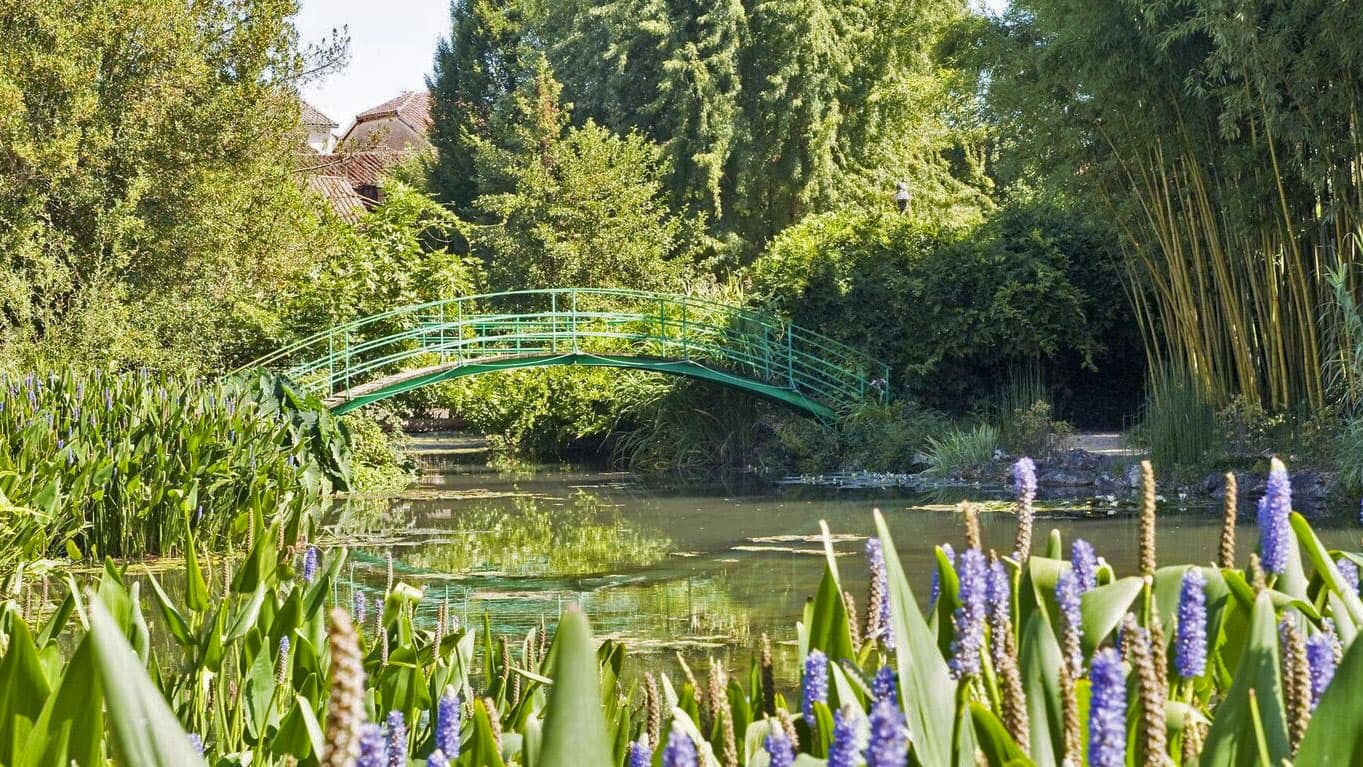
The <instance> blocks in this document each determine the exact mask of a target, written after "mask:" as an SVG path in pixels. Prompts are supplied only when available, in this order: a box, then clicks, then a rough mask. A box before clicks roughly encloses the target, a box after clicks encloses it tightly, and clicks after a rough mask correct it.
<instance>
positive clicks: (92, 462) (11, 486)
mask: <svg viewBox="0 0 1363 767" xmlns="http://www.w3.org/2000/svg"><path fill="white" fill-rule="evenodd" d="M314 407H315V405H314V403H308V402H305V401H303V400H302V399H301V398H300V397H299V396H298V395H297V394H295V393H294V392H293V391H291V390H290V389H289V388H287V387H285V386H283V385H282V384H280V383H277V382H274V381H270V380H268V379H261V380H259V381H255V380H244V381H231V382H225V383H217V384H204V383H199V382H195V381H190V380H184V379H178V378H173V377H168V376H150V375H148V374H146V373H142V374H128V375H119V376H114V375H104V374H100V373H94V374H78V373H73V372H67V373H65V374H64V375H61V376H55V375H54V376H35V375H29V376H25V377H24V378H9V377H0V497H3V498H5V499H8V503H9V504H13V505H14V506H16V507H19V508H17V509H15V510H14V511H13V512H12V513H11V514H10V515H9V516H8V519H9V522H10V524H9V525H7V527H9V528H10V529H11V530H23V531H25V534H23V535H17V536H16V537H15V539H13V540H9V541H7V543H8V544H9V545H8V546H7V547H6V549H5V550H4V551H0V562H5V561H9V560H12V558H13V557H14V556H19V557H21V558H39V557H44V556H47V555H49V554H51V555H57V554H59V553H66V552H71V553H73V554H76V555H89V556H94V557H96V558H98V557H99V556H103V555H110V556H134V555H140V554H155V553H171V552H174V551H176V550H179V548H180V547H181V546H182V545H183V542H184V540H185V535H186V534H187V533H188V532H190V531H192V532H193V534H194V536H195V538H196V539H197V540H198V541H199V542H200V543H203V544H205V545H208V546H212V547H221V546H225V545H227V544H228V543H229V542H230V541H232V540H235V539H236V535H239V534H240V533H241V532H242V531H243V530H244V529H245V528H244V524H245V520H246V517H247V516H248V515H249V514H250V513H251V512H252V511H253V510H257V511H261V510H263V511H268V512H269V513H272V514H273V513H283V512H284V511H285V510H292V512H293V513H296V514H302V515H304V516H307V515H313V514H318V513H319V512H320V510H321V508H322V507H323V503H324V500H325V496H326V494H327V493H328V492H329V491H330V490H331V489H333V488H335V489H340V490H345V489H348V488H349V486H350V483H351V481H352V480H351V460H350V452H349V444H348V438H347V435H346V433H345V430H344V428H343V427H342V426H341V425H340V423H339V422H337V421H336V420H335V419H333V418H332V417H331V416H330V415H329V414H328V413H326V412H325V411H321V410H318V409H314ZM0 505H3V503H0ZM234 533H235V534H236V535H234Z"/></svg>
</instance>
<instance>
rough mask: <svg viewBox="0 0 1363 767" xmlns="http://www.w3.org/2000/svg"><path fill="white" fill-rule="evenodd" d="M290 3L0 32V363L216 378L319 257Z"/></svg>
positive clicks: (75, 16) (49, 21) (116, 16)
mask: <svg viewBox="0 0 1363 767" xmlns="http://www.w3.org/2000/svg"><path fill="white" fill-rule="evenodd" d="M296 9H297V8H296V3H295V2H294V1H293V0H249V1H248V2H227V1H226V0H222V1H217V0H214V1H212V2H196V3H184V2H177V1H176V0H155V1H154V2H146V1H145V0H97V1H96V2H86V1H85V0H53V1H49V0H19V2H17V3H8V4H7V5H6V8H5V10H4V11H3V19H2V20H0V252H3V253H4V254H5V263H6V265H7V266H6V268H5V270H4V272H3V273H2V274H0V355H3V356H4V357H9V358H11V359H13V358H16V357H17V358H19V360H20V365H21V366H24V367H28V366H31V365H33V364H35V363H44V362H50V363H60V362H67V361H80V362H86V363H91V364H107V363H111V362H112V363H128V362H132V363H136V364H148V365H151V366H153V367H170V368H187V367H188V368H196V369H200V370H203V369H211V368H212V367H214V366H215V365H216V364H219V363H220V361H222V360H224V359H227V358H231V357H233V356H235V355H237V354H239V353H240V352H241V351H242V349H241V339H242V338H243V337H244V338H248V339H249V338H252V337H253V335H254V334H253V332H252V331H253V329H254V328H255V327H256V326H257V324H258V323H259V320H260V317H259V315H260V314H261V311H262V308H265V307H269V306H271V305H273V304H276V303H277V302H279V301H280V300H281V299H282V298H283V297H284V296H285V295H286V291H287V288H288V287H289V286H290V285H291V284H292V283H293V281H294V280H296V279H297V278H299V277H300V276H302V275H303V273H304V272H306V270H307V269H308V268H309V266H310V265H311V264H312V262H313V261H314V258H315V257H314V251H313V248H312V242H313V241H314V240H315V239H316V238H317V236H318V227H319V226H320V220H319V218H318V216H317V214H316V213H315V207H314V206H313V204H312V203H311V202H310V201H309V200H308V199H307V197H306V195H305V194H304V192H303V189H302V187H301V186H300V185H299V184H298V183H297V181H296V179H295V178H294V176H293V170H294V166H295V162H296V160H295V158H296V155H297V149H298V146H299V142H300V140H301V139H300V136H299V129H298V119H299V118H298V115H299V108H298V102H297V100H296V98H295V97H294V95H293V90H292V88H293V82H294V81H295V79H296V78H297V77H298V76H299V75H300V73H301V71H302V69H303V67H304V63H303V57H302V55H301V54H300V51H299V46H298V44H297V39H296V33H295V31H294V28H293V26H292V23H291V16H292V15H293V13H294V12H295V11H296Z"/></svg>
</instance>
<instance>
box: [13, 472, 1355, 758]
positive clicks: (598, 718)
mask: <svg viewBox="0 0 1363 767" xmlns="http://www.w3.org/2000/svg"><path fill="white" fill-rule="evenodd" d="M1030 464H1031V462H1030V461H1028V460H1026V459H1022V460H1020V461H1019V462H1018V464H1017V466H1016V467H1015V475H1016V479H1017V482H1016V485H1017V491H1018V499H1017V504H1016V507H1015V513H1016V516H1017V538H1016V547H1015V549H1014V550H1013V551H1011V552H1009V553H1005V554H1002V555H1000V554H998V553H997V552H994V551H990V552H988V553H986V552H985V551H983V549H982V548H981V543H980V535H979V527H978V518H977V511H976V510H975V508H974V507H973V506H971V505H970V504H968V503H967V504H963V507H962V512H963V513H962V517H961V518H962V520H963V521H964V525H965V534H964V540H963V541H962V542H960V544H959V550H954V549H953V547H952V546H951V545H949V544H945V543H944V544H943V545H941V546H939V547H937V549H936V560H937V566H936V569H935V571H934V573H933V582H932V588H931V591H930V593H929V594H928V595H926V598H924V595H916V594H915V592H914V589H913V588H912V587H911V585H910V583H909V580H908V579H907V578H906V576H905V573H904V570H903V568H902V565H901V564H900V559H899V554H898V551H899V550H898V549H897V548H896V545H895V542H894V541H893V540H892V539H891V537H890V534H889V531H888V528H887V527H886V525H885V521H884V519H883V518H882V517H881V515H880V513H879V512H876V513H875V533H874V534H873V535H872V536H870V537H869V538H868V539H867V545H866V551H867V560H866V562H867V566H868V567H869V568H870V573H871V579H870V582H871V587H870V594H869V596H868V598H867V599H866V601H865V603H864V607H865V620H864V621H863V620H862V619H860V618H859V617H858V612H857V604H856V603H857V600H856V599H855V598H853V597H852V595H850V594H848V593H845V592H844V591H843V589H842V587H841V585H840V582H841V581H840V574H839V564H840V563H839V562H838V558H837V557H835V556H834V555H833V549H832V536H831V534H827V527H826V526H825V531H826V536H825V538H826V546H827V549H828V563H827V566H826V568H825V571H824V575H823V578H822V581H821V582H820V583H819V584H818V590H817V593H816V595H815V597H814V598H813V599H811V600H810V601H809V602H808V603H807V605H806V607H805V610H804V614H803V615H802V616H801V618H800V620H799V622H798V623H797V624H796V626H795V630H794V632H793V635H792V636H793V639H794V640H795V642H796V644H797V646H798V648H799V655H800V658H801V668H802V674H801V680H800V684H799V686H798V688H792V689H781V687H780V686H779V685H777V684H776V683H775V682H774V679H775V674H774V673H773V669H772V665H771V646H770V643H769V641H768V640H767V638H766V637H765V636H764V637H763V638H762V642H761V644H760V646H759V648H757V649H758V651H757V652H755V653H754V658H753V662H752V665H751V666H750V668H749V669H748V671H747V672H746V673H738V672H737V671H735V673H734V675H733V676H730V671H729V669H727V668H725V667H724V665H723V664H718V663H712V664H711V666H710V668H709V669H708V672H707V673H706V675H705V676H703V677H700V676H697V675H696V673H695V672H693V671H692V670H691V669H690V668H689V667H687V666H686V665H685V664H683V666H682V674H681V675H680V677H679V678H674V676H673V675H671V674H667V673H647V674H644V675H642V676H640V675H634V676H633V677H628V676H627V675H626V674H625V673H624V669H625V663H626V662H627V658H626V648H625V647H624V646H623V645H621V644H620V643H618V642H614V641H606V642H605V643H602V644H600V645H599V646H597V645H596V643H595V642H594V641H593V640H592V638H591V634H590V630H589V628H588V625H587V621H586V619H585V617H584V616H583V615H582V614H581V613H580V612H578V611H577V610H576V609H570V610H568V611H567V612H566V613H565V614H564V615H562V616H560V618H559V621H558V625H557V630H556V632H555V636H554V638H553V639H552V641H549V640H548V637H547V634H546V632H545V630H544V629H543V628H537V629H533V630H531V631H530V632H529V634H527V635H526V636H525V637H523V638H512V637H505V636H503V637H493V636H492V635H491V633H490V631H489V630H488V628H487V626H486V624H485V625H484V626H483V628H482V629H481V630H478V629H477V628H475V627H474V626H471V625H462V624H461V623H460V622H459V621H458V620H457V619H455V618H453V617H452V615H451V613H450V611H449V610H448V609H447V608H446V606H445V605H439V604H437V605H423V599H424V596H423V593H422V591H421V590H420V589H417V588H415V587H413V586H411V585H408V584H406V583H403V582H402V581H401V580H399V579H397V578H395V577H394V574H393V569H392V565H391V562H392V560H391V558H390V559H389V560H388V562H389V564H388V575H387V579H386V582H385V585H384V586H383V588H382V590H381V591H376V590H374V589H373V588H368V589H366V588H360V587H359V586H358V585H357V583H356V581H355V580H353V577H351V576H350V575H348V574H347V573H348V572H351V573H353V567H354V565H353V564H352V565H350V567H351V568H352V569H351V570H350V571H347V552H346V550H345V549H344V548H340V547H332V546H326V545H325V544H326V538H325V531H321V532H322V533H323V537H322V539H321V540H320V542H321V543H322V544H323V546H324V548H322V549H319V548H318V546H317V545H314V544H313V543H310V538H309V537H308V534H309V532H310V531H311V532H314V533H316V532H318V531H317V530H316V529H315V528H314V527H313V526H312V525H310V524H308V523H307V522H306V521H304V520H300V519H299V518H298V517H297V516H296V514H294V513H289V512H284V513H281V514H279V515H278V516H277V517H276V518H274V519H272V520H269V521H267V520H266V519H265V517H264V516H263V515H262V514H261V513H260V512H259V510H256V511H253V512H252V513H251V515H250V524H249V528H248V530H249V536H248V541H249V543H248V547H247V550H246V553H245V555H244V556H240V557H221V558H219V557H213V556H211V555H209V554H206V553H202V552H201V547H200V546H199V545H198V544H196V543H195V541H194V540H193V539H192V537H191V538H187V539H186V540H185V541H184V551H185V552H186V557H185V559H184V566H183V567H182V568H177V569H176V575H174V576H173V580H167V579H169V578H172V576H170V575H169V574H168V573H166V572H164V571H163V572H160V573H155V572H152V571H151V570H148V569H143V568H138V569H136V570H133V569H129V568H123V567H119V566H117V565H116V564H114V563H113V562H112V561H110V562H106V564H105V566H104V568H103V569H102V570H101V571H97V572H94V573H90V574H74V573H73V574H68V575H66V576H65V577H63V578H61V579H60V580H59V581H58V582H55V583H48V581H47V579H46V578H45V577H44V578H43V579H42V580H41V581H39V580H38V579H36V578H33V577H28V578H25V577H24V576H23V574H22V573H20V574H18V575H12V576H11V577H10V578H9V579H8V581H7V583H6V596H7V601H6V602H5V603H4V605H3V613H2V614H0V638H2V639H3V647H4V648H5V649H4V654H3V658H0V682H2V684H0V732H3V733H5V737H4V738H3V739H0V763H3V764H6V765H46V764H62V765H66V764H71V763H75V764H81V765H85V764H91V765H93V764H104V763H106V760H108V759H112V760H113V761H114V762H115V763H119V764H138V765H157V764H160V765H171V764H175V765H186V764H199V763H204V761H205V760H206V761H207V762H208V763H211V764H220V765H232V764H238V765H239V764H248V763H249V764H257V765H274V764H278V765H283V764H302V765H309V764H323V765H351V764H359V765H380V764H386V765H402V766H403V767H406V766H407V765H411V764H413V763H416V764H426V765H437V766H438V765H450V764H456V765H462V766H463V767H505V766H508V765H524V766H526V767H536V766H537V765H546V766H552V765H625V766H626V767H642V766H644V765H662V766H663V767H696V766H697V765H705V766H706V767H721V766H722V767H737V766H738V765H751V766H752V767H769V766H779V765H786V766H789V765H793V764H797V765H809V766H813V765H829V766H830V767H839V766H841V767H849V766H851V767H854V766H855V765H862V764H865V765H868V767H884V766H885V765H900V766H902V765H906V764H915V765H961V767H965V766H966V765H976V764H985V763H987V764H990V765H1060V764H1071V765H1081V764H1087V765H1090V766H1091V767H1121V766H1122V765H1127V764H1143V765H1171V764H1172V765H1194V764H1196V765H1259V764H1275V765H1276V764H1285V763H1292V764H1296V765H1337V764H1346V763H1354V761H1356V759H1357V756H1358V755H1359V754H1360V753H1363V751H1361V750H1360V749H1363V703H1360V701H1359V700H1358V698H1357V695H1356V693H1355V692H1354V691H1355V690H1356V687H1357V685H1358V684H1359V683H1363V649H1360V648H1363V643H1359V642H1356V641H1354V639H1355V637H1356V636H1357V634H1358V629H1359V627H1360V626H1363V601H1361V600H1360V598H1359V591H1358V566H1359V564H1360V563H1361V562H1363V554H1359V553H1356V552H1337V551H1329V550H1327V549H1326V548H1325V547H1324V546H1323V545H1322V544H1321V542H1320V541H1319V539H1318V538H1317V537H1316V535H1315V533H1314V532H1313V531H1312V529H1311V526H1310V524H1309V523H1308V522H1307V521H1306V520H1305V518H1303V517H1301V516H1300V515H1298V514H1296V513H1294V512H1292V511H1291V481H1290V478H1289V477H1288V474H1287V471H1286V469H1285V467H1283V466H1282V464H1281V463H1280V462H1277V461H1276V460H1275V461H1274V465H1273V468H1272V471H1271V474H1270V477H1269V483H1268V489H1267V491H1266V493H1265V495H1264V497H1263V498H1262V499H1261V500H1260V501H1259V502H1258V513H1257V523H1258V527H1259V531H1260V535H1259V544H1258V548H1257V550H1256V551H1253V552H1243V551H1239V552H1238V551H1237V550H1236V546H1237V540H1236V519H1237V507H1236V502H1235V500H1234V499H1235V494H1234V490H1233V488H1232V492H1231V493H1230V495H1229V496H1228V497H1229V498H1230V499H1231V500H1229V501H1228V502H1227V504H1226V508H1225V515H1224V519H1225V526H1224V529H1223V535H1222V538H1221V541H1220V544H1219V547H1217V548H1216V550H1214V551H1213V550H1211V546H1209V550H1208V552H1207V560H1206V561H1205V562H1202V563H1180V564H1170V563H1160V562H1159V560H1158V558H1157V553H1156V551H1155V548H1154V540H1155V527H1156V525H1157V523H1158V517H1157V513H1156V505H1155V490H1154V476H1153V473H1152V472H1151V471H1150V468H1149V465H1148V464H1146V466H1145V470H1144V483H1145V484H1144V493H1143V501H1142V508H1141V512H1140V514H1141V516H1140V533H1141V551H1140V564H1139V570H1138V572H1135V573H1116V572H1114V571H1113V568H1112V567H1111V566H1110V565H1108V564H1107V563H1106V562H1105V561H1104V560H1103V559H1102V558H1101V557H1100V556H1098V553H1097V552H1095V550H1094V547H1093V546H1091V545H1090V544H1088V543H1087V542H1085V541H1083V540H1075V541H1073V542H1071V544H1070V545H1069V546H1068V547H1066V546H1065V545H1064V542H1062V541H1061V539H1060V536H1059V535H1058V533H1055V532H1052V533H1051V534H1050V536H1049V537H1047V538H1046V539H1045V540H1044V542H1043V541H1037V542H1036V543H1035V544H1034V543H1033V527H1034V525H1035V519H1034V512H1033V507H1032V504H1033V496H1034V493H1035V484H1034V478H1033V474H1032V468H1031V465H1030ZM1034 549H1035V551H1034ZM1238 563H1243V565H1242V566H1241V565H1240V564H1238ZM361 566H366V567H371V568H372V567H375V566H377V567H380V568H382V567H383V566H384V565H383V561H382V560H379V561H378V564H377V565H375V564H373V563H372V560H371V561H370V563H369V564H362V565H361ZM843 566H844V567H845V566H846V565H843ZM171 594H174V595H175V596H171ZM778 639H784V638H783V637H778ZM627 678H635V679H638V681H637V682H633V683H631V682H626V681H625V680H626V679H627Z"/></svg>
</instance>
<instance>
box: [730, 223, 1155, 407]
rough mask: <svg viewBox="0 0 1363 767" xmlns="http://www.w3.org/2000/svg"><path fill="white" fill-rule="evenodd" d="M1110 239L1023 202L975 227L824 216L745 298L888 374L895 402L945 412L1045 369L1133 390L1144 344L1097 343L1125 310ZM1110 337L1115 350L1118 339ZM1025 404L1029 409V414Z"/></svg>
mask: <svg viewBox="0 0 1363 767" xmlns="http://www.w3.org/2000/svg"><path fill="white" fill-rule="evenodd" d="M1115 248H1116V245H1115V240H1114V239H1113V238H1112V237H1111V236H1109V235H1107V234H1106V233H1104V231H1103V230H1102V229H1100V228H1098V227H1095V226H1093V225H1091V224H1089V223H1087V222H1086V221H1085V220H1084V219H1082V218H1081V217H1079V216H1077V215H1074V214H1071V213H1068V212H1066V211H1064V210H1063V209H1059V208H1053V207H1048V206H1043V205H1027V204H1022V203H1017V204H1013V205H1010V206H1009V207H1006V208H1004V209H1001V210H1000V211H997V212H995V213H994V214H993V215H992V217H991V218H990V219H989V221H988V222H986V223H985V224H983V225H980V226H979V227H976V228H973V229H964V230H959V231H957V230H941V229H937V228H934V227H931V226H929V225H927V224H925V223H923V222H920V221H917V220H914V219H913V218H911V217H908V216H894V215H889V214H881V215H877V214H863V213H847V212H844V213H831V214H826V215H820V216H813V217H810V218H809V219H807V220H805V221H804V222H803V223H801V224H798V225H796V226H794V227H791V228H790V229H788V230H786V231H785V232H783V233H781V234H780V235H778V236H777V237H776V238H775V239H774V240H773V241H772V244H771V245H770V247H769V248H768V249H767V251H766V252H765V253H764V254H763V256H762V257H761V258H759V259H758V260H757V262H756V263H755V264H754V265H753V267H752V282H753V290H752V293H753V295H752V300H753V301H754V302H756V303H759V304H761V305H764V306H766V307H769V308H771V309H773V310H775V311H777V312H778V313H781V314H783V315H785V316H788V317H789V318H790V319H791V321H792V322H794V323H795V324H797V325H801V326H803V327H806V328H809V329H811V330H815V331H818V332H820V333H824V334H826V335H829V336H832V337H833V338H836V339H838V340H840V341H843V342H845V343H848V344H850V345H851V346H853V347H855V348H858V349H864V350H865V351H867V352H868V353H869V354H870V355H871V356H872V357H874V358H876V359H881V360H885V361H887V362H888V363H889V364H890V366H891V371H892V373H891V385H892V386H893V387H894V388H895V390H896V391H897V392H898V393H899V394H901V395H902V396H909V397H911V398H914V399H917V400H919V401H921V402H923V403H924V404H926V405H929V406H933V407H938V408H940V409H943V410H945V411H947V412H952V413H961V412H964V411H965V410H968V409H969V407H970V405H971V403H972V402H974V401H975V399H976V398H977V397H978V393H979V392H988V391H992V390H993V388H994V382H996V381H998V380H1001V379H1003V378H1005V377H1006V376H1007V374H1008V373H1009V372H1010V371H1012V370H1015V369H1019V368H1023V367H1026V366H1029V365H1035V364H1036V361H1037V360H1038V359H1040V360H1041V361H1042V362H1043V365H1044V366H1045V367H1046V368H1047V371H1048V373H1049V374H1050V377H1051V378H1052V379H1054V383H1055V384H1057V385H1058V386H1059V387H1060V388H1066V389H1069V390H1073V389H1074V388H1076V386H1078V385H1080V384H1082V385H1083V386H1089V385H1092V384H1093V382H1092V381H1090V380H1088V379H1087V378H1086V377H1085V376H1086V375H1087V374H1086V373H1085V371H1086V370H1088V369H1090V368H1093V367H1095V366H1100V365H1101V367H1102V368H1104V375H1105V377H1106V378H1107V379H1108V384H1107V387H1108V390H1107V394H1108V395H1109V396H1122V394H1123V392H1124V390H1125V389H1131V390H1132V392H1135V391H1138V387H1139V378H1137V379H1136V381H1135V385H1134V386H1127V385H1126V384H1125V383H1123V381H1124V377H1129V375H1130V370H1131V369H1135V370H1136V371H1139V370H1140V365H1141V364H1142V362H1141V359H1142V358H1141V356H1140V352H1139V346H1138V343H1139V342H1138V340H1136V339H1130V340H1131V348H1129V349H1128V348H1114V349H1108V348H1106V347H1105V346H1104V344H1105V342H1106V341H1107V339H1109V338H1113V337H1114V331H1115V330H1116V328H1117V326H1118V325H1119V323H1121V322H1123V321H1124V318H1125V314H1126V312H1127V310H1126V309H1125V306H1126V304H1125V298H1124V296H1123V295H1122V292H1121V286H1120V281H1119V280H1118V278H1117V273H1116V271H1115V263H1114V262H1113V259H1114V258H1115V256H1116V252H1115ZM1115 337H1116V338H1117V339H1118V340H1119V341H1120V340H1121V336H1120V335H1119V334H1117V335H1115ZM1029 404H1030V403H1029Z"/></svg>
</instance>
